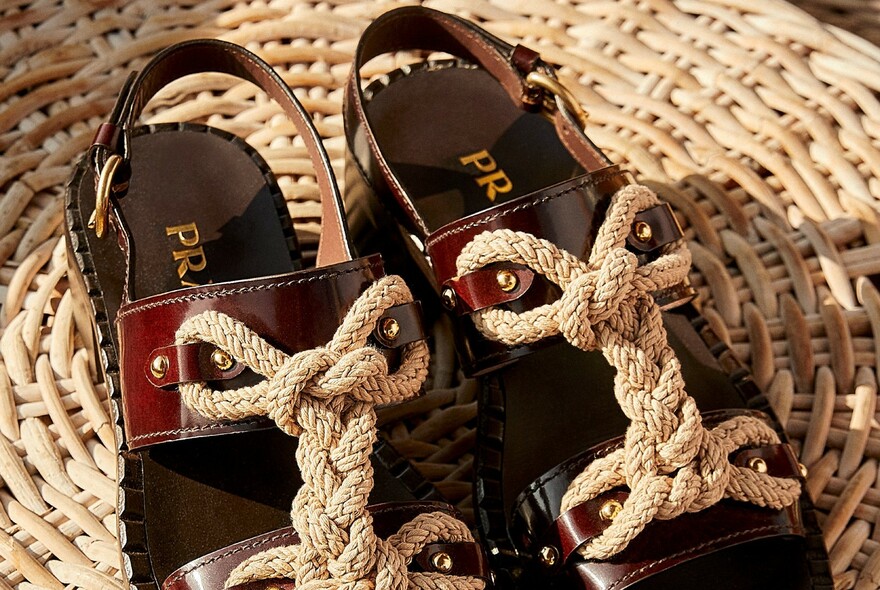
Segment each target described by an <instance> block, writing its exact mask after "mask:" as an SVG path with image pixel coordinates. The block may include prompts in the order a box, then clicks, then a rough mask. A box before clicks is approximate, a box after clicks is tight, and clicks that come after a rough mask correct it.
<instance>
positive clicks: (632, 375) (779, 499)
mask: <svg viewBox="0 0 880 590" xmlns="http://www.w3.org/2000/svg"><path fill="white" fill-rule="evenodd" d="M658 203H659V200H658V199H657V197H656V195H655V194H654V193H653V192H651V191H650V190H648V189H647V188H645V187H643V186H638V185H631V186H628V187H625V188H623V189H621V190H620V191H619V192H618V193H617V194H616V195H615V196H614V197H613V198H612V200H611V205H610V206H609V209H608V213H607V217H606V219H605V221H604V222H603V223H602V226H601V227H600V228H599V232H598V235H597V237H596V243H595V245H594V246H593V251H592V252H591V254H590V259H589V261H588V262H586V263H584V262H582V261H580V260H578V259H577V258H576V257H574V256H572V255H571V254H569V253H568V252H565V251H564V250H561V249H559V248H557V247H556V246H555V245H554V244H552V243H550V242H548V241H546V240H542V239H539V238H537V237H535V236H533V235H531V234H528V233H524V232H515V231H510V230H497V231H493V232H484V233H482V234H480V235H478V236H477V237H476V238H474V239H473V241H471V242H470V243H469V244H468V245H467V246H466V247H465V248H464V250H463V251H462V253H461V254H460V255H459V257H458V260H457V261H456V263H457V267H458V272H459V274H460V275H461V274H465V273H468V272H473V271H475V270H478V269H480V268H482V267H484V266H486V265H487V264H492V263H495V262H512V263H516V264H522V265H525V266H528V267H529V268H531V269H533V270H534V271H535V272H537V273H539V274H541V275H543V276H544V277H546V278H547V279H548V280H550V281H551V282H553V283H555V284H556V285H558V286H559V287H560V288H561V289H562V295H561V296H560V297H559V299H557V300H556V301H554V302H553V303H550V304H546V305H542V306H540V307H537V308H534V309H531V310H528V311H525V312H522V313H515V312H512V311H508V310H502V309H497V308H489V309H487V310H483V311H481V312H478V313H477V314H475V316H474V322H475V324H476V326H477V328H478V329H479V330H480V332H481V333H482V334H483V335H485V336H486V337H487V338H490V339H494V340H498V341H500V342H503V343H505V344H508V345H516V344H526V343H530V342H535V341H537V340H540V339H543V338H547V337H549V336H555V335H557V334H561V335H562V336H563V337H565V339H566V340H567V341H568V342H569V343H571V344H572V346H576V347H578V348H580V349H582V350H595V349H601V350H602V352H603V354H604V355H605V358H606V360H607V361H608V362H609V363H610V364H611V365H612V366H613V367H615V368H616V369H617V374H616V376H615V382H614V395H615V397H616V398H617V401H618V403H619V404H620V407H621V408H622V409H623V412H624V414H625V415H626V416H627V418H629V419H630V426H629V427H628V428H627V431H626V438H625V444H624V447H623V448H621V449H618V450H616V451H614V452H612V453H610V454H609V455H607V456H605V457H602V458H600V459H597V460H595V461H594V462H592V463H591V464H590V465H588V466H587V468H586V469H584V471H583V472H582V473H581V474H580V475H578V477H576V478H575V480H574V481H573V482H572V483H571V485H570V486H569V489H568V491H567V492H566V494H565V496H563V499H562V507H561V510H562V511H566V510H569V509H570V508H572V507H574V506H577V505H578V504H581V503H583V502H586V501H588V500H591V499H592V498H595V497H596V496H598V495H599V494H602V493H604V492H606V491H608V490H611V489H612V488H615V487H618V486H622V485H627V486H628V487H629V489H630V490H631V492H630V495H629V497H628V498H627V500H626V501H625V502H624V505H623V509H622V510H621V512H620V513H619V515H618V516H616V517H615V518H614V520H613V522H612V523H611V525H610V526H609V527H608V528H607V529H605V531H603V532H602V533H601V534H600V535H597V536H596V537H594V538H593V539H591V540H590V541H588V542H587V543H586V544H585V545H584V546H583V547H581V548H580V549H579V552H580V553H581V555H582V556H583V557H584V558H586V559H608V558H610V557H611V556H613V555H615V554H617V553H619V552H620V551H622V550H623V549H625V548H626V546H627V545H628V544H629V542H630V541H631V540H632V539H633V538H635V537H636V535H638V534H639V533H640V532H641V531H642V530H643V529H644V528H645V526H646V525H647V524H648V523H649V522H651V521H652V520H653V519H655V518H657V519H661V520H667V519H671V518H675V517H676V516H679V515H681V514H683V513H685V512H696V511H699V510H703V509H705V508H708V507H709V506H712V505H713V504H715V503H716V502H718V501H719V500H720V499H721V498H723V497H728V498H733V499H735V500H741V501H746V502H751V503H753V504H757V505H758V506H764V507H770V508H775V509H780V508H783V507H785V506H789V505H791V504H793V503H794V502H796V501H797V499H798V497H799V496H800V491H801V490H800V483H799V482H798V481H797V480H794V479H783V478H776V477H772V476H770V475H768V474H764V473H758V472H756V471H753V470H751V469H748V468H744V467H737V466H734V465H731V464H730V462H729V461H728V460H727V456H728V454H729V453H730V452H732V451H734V450H735V449H737V448H739V447H742V446H745V445H750V446H762V445H768V444H775V443H778V442H779V439H778V437H777V435H776V433H775V432H774V431H773V430H772V429H771V428H770V427H769V426H767V425H766V424H764V423H762V422H761V421H759V420H758V419H756V418H754V417H750V416H740V417H736V418H733V419H731V420H727V421H726V422H723V423H722V424H720V425H718V426H717V427H715V428H714V429H712V430H707V429H705V428H704V427H703V426H702V420H701V417H700V412H699V410H698V409H697V406H696V402H695V401H694V399H693V398H691V397H690V396H688V395H687V393H686V392H685V389H684V385H685V384H684V380H683V379H682V376H681V366H680V363H679V361H678V359H677V358H676V356H675V351H673V349H672V347H671V346H670V345H669V343H668V341H667V338H666V330H665V328H664V327H663V320H662V318H661V315H660V308H659V306H658V305H657V303H656V302H655V301H654V299H653V297H652V292H654V291H657V290H660V289H664V288H667V287H671V286H673V285H676V284H678V283H680V282H682V281H683V280H685V279H686V277H687V272H688V269H689V267H690V255H689V253H688V250H687V249H686V247H685V246H684V243H683V242H681V241H679V242H678V243H676V244H672V245H670V246H668V247H667V249H666V251H665V252H664V253H663V254H662V255H661V256H660V257H659V258H658V259H657V260H656V261H654V262H650V263H647V264H645V265H643V266H639V264H638V259H637V258H636V256H635V255H634V254H632V253H631V252H628V251H627V250H626V248H625V245H626V238H627V235H628V234H629V233H630V228H631V225H632V223H633V220H634V218H635V215H636V213H638V212H639V211H642V210H644V209H647V208H648V207H651V206H654V205H657V204H658Z"/></svg>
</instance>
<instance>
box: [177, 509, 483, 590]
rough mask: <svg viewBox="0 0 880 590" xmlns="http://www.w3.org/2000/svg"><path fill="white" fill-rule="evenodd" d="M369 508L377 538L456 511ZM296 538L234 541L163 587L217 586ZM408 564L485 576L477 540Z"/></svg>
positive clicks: (281, 534)
mask: <svg viewBox="0 0 880 590" xmlns="http://www.w3.org/2000/svg"><path fill="white" fill-rule="evenodd" d="M369 511H370V513H371V514H372V515H373V519H374V525H375V529H376V533H377V534H378V535H379V536H381V537H385V536H388V535H390V534H392V533H393V532H394V531H396V530H397V529H399V528H400V526H401V525H402V524H404V523H406V522H408V521H410V520H412V519H413V518H414V517H415V516H417V515H419V514H424V513H432V512H434V513H436V512H443V513H446V514H449V515H452V516H456V515H457V514H456V512H455V509H454V508H452V507H451V506H449V505H447V504H443V503H440V502H389V503H385V504H377V505H373V506H370V507H369ZM297 543H299V538H298V537H297V535H296V533H295V532H294V531H293V529H292V528H291V527H286V528H283V529H278V530H275V531H271V532H268V533H264V534H262V535H259V536H256V537H253V538H251V539H247V540H244V541H241V542H239V543H235V544H234V545H230V546H228V547H224V548H222V549H218V550H217V551H214V552H212V553H209V554H207V555H205V556H203V557H201V558H199V559H196V560H194V561H192V562H190V563H188V564H186V565H184V566H183V567H181V568H179V569H178V570H177V571H175V572H174V573H173V574H171V575H170V576H169V577H168V579H167V580H165V583H163V584H162V590H220V589H221V588H223V587H224V584H225V582H226V580H227V578H228V577H229V574H230V572H232V570H233V569H235V568H236V567H237V566H238V565H239V564H240V563H242V562H243V561H244V560H246V559H248V558H249V557H252V556H254V555H256V554H257V553H261V552H263V551H267V550H269V549H274V548H278V547H284V546H288V545H293V544H297ZM410 568H411V569H414V570H419V571H423V572H440V573H443V574H446V575H449V576H467V577H474V578H480V579H483V580H486V581H488V580H489V566H488V562H487V560H486V556H485V554H484V553H483V550H482V548H481V547H480V545H479V544H478V543H476V542H457V543H431V544H428V545H426V546H425V547H424V549H422V551H421V552H420V553H419V554H417V555H416V556H415V557H414V558H413V561H412V564H411V565H410ZM295 586H296V584H295V582H294V581H292V580H282V579H276V580H259V581H254V582H250V583H247V584H241V585H239V586H233V587H232V588H231V589H230V590H265V589H269V588H278V589H282V590H292V589H293V588H294V587H295Z"/></svg>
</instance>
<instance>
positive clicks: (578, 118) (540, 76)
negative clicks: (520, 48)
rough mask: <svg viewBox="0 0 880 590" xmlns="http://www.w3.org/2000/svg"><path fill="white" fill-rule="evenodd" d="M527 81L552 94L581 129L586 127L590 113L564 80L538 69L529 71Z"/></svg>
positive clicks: (563, 110)
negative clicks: (588, 113)
mask: <svg viewBox="0 0 880 590" xmlns="http://www.w3.org/2000/svg"><path fill="white" fill-rule="evenodd" d="M526 82H527V83H528V84H529V85H531V86H533V87H538V88H541V89H543V90H546V91H547V92H549V93H550V94H552V95H553V98H554V99H555V100H554V102H555V106H556V108H557V109H559V110H560V111H562V112H563V113H564V114H567V115H568V116H570V117H571V118H572V119H574V121H575V122H577V123H578V124H579V125H580V126H581V130H583V129H584V128H586V126H587V119H588V118H589V115H587V112H586V111H585V110H584V109H583V107H581V105H580V103H579V102H578V101H577V99H576V98H575V96H574V94H572V93H571V90H569V89H568V88H566V87H565V85H564V84H562V82H560V81H559V80H557V79H556V78H553V77H551V76H549V75H547V74H545V73H543V72H538V71H532V72H529V74H528V75H527V76H526Z"/></svg>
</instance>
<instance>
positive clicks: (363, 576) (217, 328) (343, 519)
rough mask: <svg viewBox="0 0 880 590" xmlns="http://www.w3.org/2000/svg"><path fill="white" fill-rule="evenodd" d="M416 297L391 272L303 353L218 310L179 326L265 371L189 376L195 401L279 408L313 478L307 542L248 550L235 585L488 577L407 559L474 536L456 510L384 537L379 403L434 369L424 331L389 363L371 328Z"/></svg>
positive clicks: (327, 587)
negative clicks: (428, 568)
mask: <svg viewBox="0 0 880 590" xmlns="http://www.w3.org/2000/svg"><path fill="white" fill-rule="evenodd" d="M410 301H412V296H411V295H410V292H409V289H408V288H407V287H406V285H405V284H404V283H403V281H402V280H401V279H400V278H398V277H394V276H389V277H384V278H382V279H380V280H378V281H376V282H375V283H373V284H371V285H370V286H369V287H367V289H366V290H365V291H364V292H363V293H362V294H361V296H360V297H358V299H357V300H356V301H355V302H354V304H353V305H352V306H351V309H349V311H348V312H347V313H346V315H345V318H344V319H343V321H342V324H341V325H340V326H339V328H338V329H337V330H336V333H335V334H334V335H333V338H332V339H331V340H330V341H329V342H328V343H327V344H326V345H325V346H319V347H316V348H313V349H311V350H306V351H302V352H298V353H296V354H293V355H288V354H286V353H284V352H282V351H280V350H278V349H277V348H276V347H274V346H272V345H271V344H269V343H268V342H266V341H265V340H264V339H263V338H261V337H260V336H259V335H257V334H256V333H255V332H254V331H253V330H251V329H250V328H248V327H247V326H246V325H245V324H244V323H242V322H240V321H239V320H236V319H234V318H231V317H229V316H227V315H225V314H222V313H218V312H215V311H207V312H204V313H201V314H199V315H197V316H195V317H192V318H190V319H188V320H187V321H186V322H184V323H183V325H182V326H181V327H180V329H179V330H178V331H177V335H176V341H177V343H178V344H186V343H190V342H207V343H210V344H213V345H214V346H217V347H218V348H220V349H222V350H224V351H226V352H227V353H228V354H229V355H230V356H232V357H233V358H234V359H235V360H236V361H238V362H240V363H243V364H244V365H246V366H247V367H248V368H250V369H251V370H252V371H254V372H255V373H257V374H259V375H262V376H263V377H265V379H264V380H263V381H261V382H260V383H258V384H257V385H254V386H246V387H240V388H238V389H233V390H228V391H215V390H212V389H210V388H209V387H208V385H207V384H206V383H203V382H202V383H185V384H182V385H181V387H180V393H181V397H182V399H183V401H184V403H185V404H186V405H187V407H189V408H190V409H192V410H193V411H195V412H198V413H199V414H201V415H203V416H205V417H207V418H210V419H213V420H242V419H244V418H248V417H252V416H268V417H270V418H271V419H272V420H274V421H275V423H276V424H278V426H279V427H280V428H281V429H283V430H284V431H285V432H287V433H288V434H291V435H295V436H299V444H298V445H297V451H296V460H297V465H298V467H299V471H300V475H301V477H302V481H303V485H302V487H300V489H299V490H298V491H297V494H296V497H295V498H294V500H293V507H292V509H291V520H292V523H293V528H294V530H295V531H296V532H297V534H298V535H299V539H300V544H298V545H293V546H288V547H277V548H274V549H271V550H268V551H265V552H262V553H258V554H256V555H254V556H252V557H250V558H248V559H247V560H245V561H244V562H242V563H241V564H239V566H238V567H237V568H236V569H235V570H234V571H233V572H232V573H231V574H230V576H229V579H228V580H227V582H226V585H227V586H234V585H238V584H244V583H246V582H251V581H256V580H265V579H275V578H283V579H293V580H296V583H297V587H298V588H300V589H315V590H318V589H320V590H374V589H375V590H405V589H406V588H407V587H408V586H410V585H414V586H415V587H418V588H423V589H424V590H431V589H436V590H481V589H482V588H483V586H484V583H483V581H481V580H479V579H477V578H469V577H451V576H443V575H442V574H438V573H418V572H415V573H410V572H409V571H408V566H409V563H410V562H411V560H412V558H413V556H415V555H416V554H417V553H418V552H419V551H421V550H422V549H423V548H424V546H425V545H426V544H428V543H433V542H455V541H458V540H461V541H464V540H469V541H472V540H473V539H472V538H471V536H470V533H469V531H468V530H467V528H466V527H465V526H464V524H462V523H461V522H459V521H458V520H456V519H454V518H452V517H450V516H448V515H446V514H441V513H436V514H431V515H421V516H419V517H416V518H415V519H413V520H412V521H410V522H409V523H407V524H405V525H404V526H403V527H402V528H401V531H400V532H399V533H398V534H397V535H395V536H393V537H391V538H389V539H387V540H382V539H379V538H377V537H376V534H375V532H374V530H373V520H372V516H371V515H370V513H369V511H368V510H367V508H366V507H367V499H368V497H369V494H370V491H371V490H372V488H373V468H372V465H371V463H370V453H371V452H372V449H373V444H374V443H375V441H376V411H375V407H376V405H378V404H386V403H391V402H396V401H402V400H404V399H407V398H409V397H411V396H413V395H415V394H416V393H417V392H418V391H419V389H420V387H421V384H422V382H424V380H425V377H426V376H427V371H428V348H427V345H426V344H425V342H424V341H418V342H414V343H410V344H406V345H404V346H403V347H402V348H401V354H400V366H399V367H398V368H397V369H396V370H395V371H394V372H389V366H388V362H387V360H386V359H385V357H384V356H383V355H382V354H381V352H379V351H378V350H377V349H375V348H373V347H371V346H369V345H368V338H369V336H370V334H372V332H373V330H374V329H375V328H376V325H377V323H378V322H379V321H380V319H381V318H382V316H383V314H384V313H385V312H386V311H387V310H388V309H390V308H391V307H394V306H395V305H400V304H403V303H408V302H410ZM423 517H424V518H423Z"/></svg>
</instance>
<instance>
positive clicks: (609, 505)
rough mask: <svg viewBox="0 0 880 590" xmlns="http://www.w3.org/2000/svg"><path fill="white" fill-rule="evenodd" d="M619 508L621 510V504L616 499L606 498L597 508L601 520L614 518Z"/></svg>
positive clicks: (618, 512)
mask: <svg viewBox="0 0 880 590" xmlns="http://www.w3.org/2000/svg"><path fill="white" fill-rule="evenodd" d="M621 510H623V504H621V503H620V502H618V501H617V500H608V501H607V502H605V503H604V504H602V507H601V508H599V516H600V517H601V518H602V520H614V519H615V518H617V515H618V514H620V511H621Z"/></svg>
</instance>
